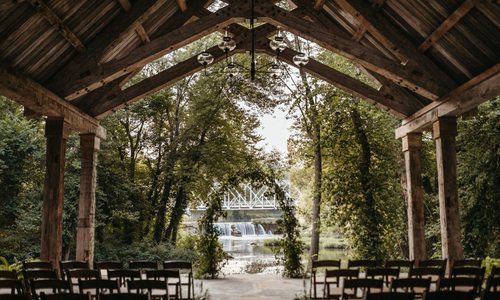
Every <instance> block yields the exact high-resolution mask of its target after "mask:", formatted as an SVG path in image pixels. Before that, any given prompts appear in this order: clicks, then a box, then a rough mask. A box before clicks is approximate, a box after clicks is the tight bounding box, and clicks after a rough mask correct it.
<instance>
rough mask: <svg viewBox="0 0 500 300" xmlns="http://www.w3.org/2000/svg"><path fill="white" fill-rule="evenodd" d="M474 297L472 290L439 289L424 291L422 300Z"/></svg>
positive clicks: (455, 299)
mask: <svg viewBox="0 0 500 300" xmlns="http://www.w3.org/2000/svg"><path fill="white" fill-rule="evenodd" d="M475 298H476V295H475V294H474V293H473V292H457V291H439V292H427V293H425V294H424V297H423V300H474V299H475Z"/></svg>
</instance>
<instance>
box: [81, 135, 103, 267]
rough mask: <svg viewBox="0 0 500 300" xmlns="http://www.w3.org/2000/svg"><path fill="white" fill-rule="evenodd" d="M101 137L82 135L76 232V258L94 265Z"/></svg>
mask: <svg viewBox="0 0 500 300" xmlns="http://www.w3.org/2000/svg"><path fill="white" fill-rule="evenodd" d="M99 146H100V138H99V137H97V136H96V135H95V134H93V133H89V134H81V135H80V158H81V171H80V203H79V207H78V229H77V234H76V259H77V260H87V261H89V264H90V266H93V260H94V231H95V190H96V183H97V181H96V179H97V177H96V176H97V154H98V151H99Z"/></svg>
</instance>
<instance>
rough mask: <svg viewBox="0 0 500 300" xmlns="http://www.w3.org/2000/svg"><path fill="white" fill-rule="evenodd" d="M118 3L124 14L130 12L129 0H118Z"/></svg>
mask: <svg viewBox="0 0 500 300" xmlns="http://www.w3.org/2000/svg"><path fill="white" fill-rule="evenodd" d="M118 3H119V4H120V6H121V7H122V8H123V10H124V11H125V12H130V10H131V9H132V5H131V4H130V1H129V0H118Z"/></svg>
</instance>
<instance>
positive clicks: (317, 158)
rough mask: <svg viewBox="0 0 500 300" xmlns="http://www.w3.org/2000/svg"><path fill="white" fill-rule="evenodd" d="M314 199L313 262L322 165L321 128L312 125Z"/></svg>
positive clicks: (315, 251) (311, 254) (317, 236)
mask: <svg viewBox="0 0 500 300" xmlns="http://www.w3.org/2000/svg"><path fill="white" fill-rule="evenodd" d="M314 125H315V126H314V139H313V140H314V198H313V206H312V216H311V217H312V234H311V250H310V256H311V258H312V259H313V260H316V259H318V253H319V234H320V229H321V222H320V208H321V186H322V182H321V179H322V178H321V175H322V173H323V164H322V157H321V128H320V124H318V123H317V122H315V124H314Z"/></svg>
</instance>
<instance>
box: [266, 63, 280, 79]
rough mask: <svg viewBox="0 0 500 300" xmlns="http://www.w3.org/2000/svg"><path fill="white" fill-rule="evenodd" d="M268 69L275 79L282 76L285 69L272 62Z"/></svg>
mask: <svg viewBox="0 0 500 300" xmlns="http://www.w3.org/2000/svg"><path fill="white" fill-rule="evenodd" d="M268 71H269V73H270V74H271V76H272V77H273V78H274V79H277V78H279V77H281V75H282V74H283V69H282V68H281V67H280V65H279V64H277V63H274V64H272V65H271V66H270V67H269V69H268Z"/></svg>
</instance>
